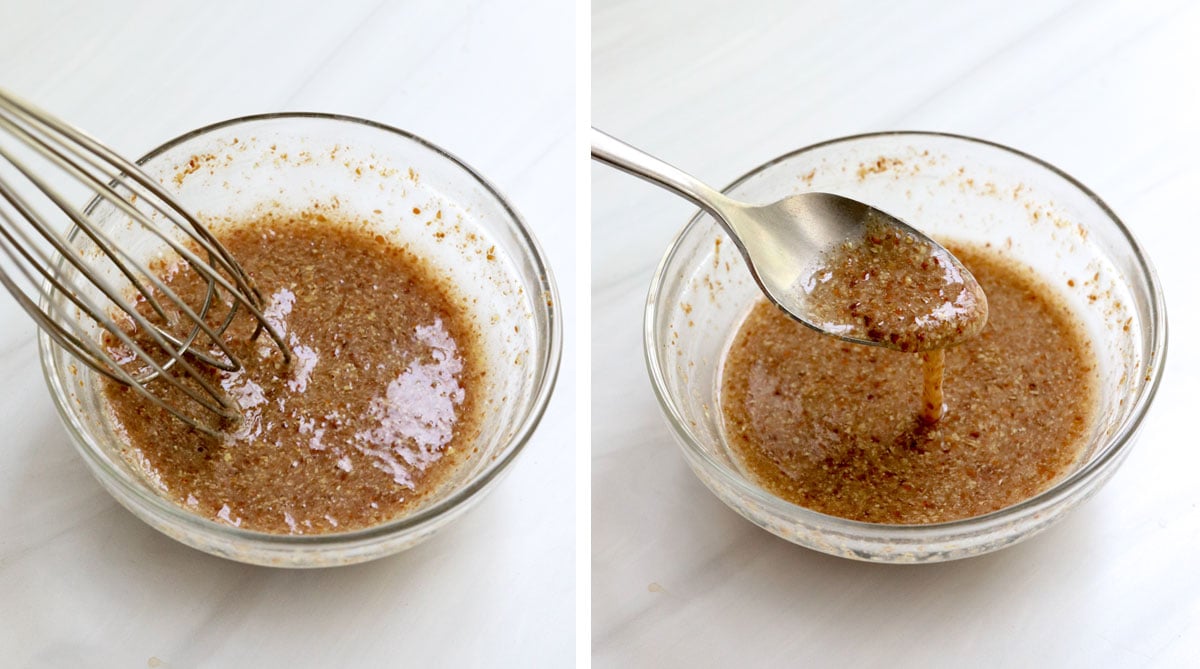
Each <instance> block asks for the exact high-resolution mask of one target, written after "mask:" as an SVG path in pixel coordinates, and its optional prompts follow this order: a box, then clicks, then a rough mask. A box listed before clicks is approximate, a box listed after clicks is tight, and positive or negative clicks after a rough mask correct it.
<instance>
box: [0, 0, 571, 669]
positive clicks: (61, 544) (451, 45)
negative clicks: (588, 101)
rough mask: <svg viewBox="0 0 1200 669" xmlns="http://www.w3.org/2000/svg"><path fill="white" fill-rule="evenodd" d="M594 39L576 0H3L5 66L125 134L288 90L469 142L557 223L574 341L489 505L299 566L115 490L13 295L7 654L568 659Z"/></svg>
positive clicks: (73, 117)
mask: <svg viewBox="0 0 1200 669" xmlns="http://www.w3.org/2000/svg"><path fill="white" fill-rule="evenodd" d="M574 58H575V39H574V8H573V6H572V4H571V3H570V2H567V3H563V2H561V1H558V0H542V1H537V2H524V1H517V0H513V1H500V2H471V1H468V0H448V1H447V0H443V1H439V2H378V1H374V2H372V1H365V0H338V1H337V2H305V3H291V2H273V3H252V2H191V3H182V2H151V1H145V2H137V1H134V0H106V1H105V2H85V1H81V2H29V1H23V0H0V86H3V87H5V88H8V89H10V90H12V91H14V92H16V93H18V94H19V95H22V96H24V97H26V98H28V99H30V100H33V101H35V102H36V103H38V104H40V105H42V106H43V107H45V108H47V109H50V110H52V111H53V112H55V113H57V114H58V115H60V116H62V117H64V118H66V119H68V120H70V121H72V122H74V123H75V124H77V125H79V126H81V127H83V128H85V129H86V130H88V131H89V132H91V133H92V134H94V135H96V136H98V137H100V138H103V139H104V140H106V141H107V142H109V143H110V144H111V145H113V146H114V147H116V148H117V149H118V150H120V151H122V152H123V153H125V154H127V155H131V156H139V155H141V154H142V153H144V152H146V151H147V150H149V149H151V148H153V147H154V146H156V145H158V144H159V143H161V142H163V141H165V140H167V139H170V138H172V137H174V136H176V135H179V134H181V133H183V132H186V131H188V130H190V129H192V128H196V127H199V126H201V125H206V124H208V123H212V122H215V121H220V120H224V119H226V118H231V117H234V116H240V115H245V114H254V113H262V112H274V111H324V112H337V113H342V114H351V115H356V116H362V117H366V118H369V119H372V120H375V121H379V122H382V123H385V124H389V125H394V126H397V127H400V128H403V129H406V130H409V131H411V132H414V133H416V134H418V135H421V136H423V137H426V138H427V139H429V140H431V141H433V142H434V143H436V144H439V145H441V146H442V147H444V148H446V149H447V150H449V151H451V152H452V153H455V154H457V155H458V156H459V157H460V158H462V159H463V160H465V161H466V162H467V163H468V164H470V165H472V166H473V167H474V168H476V169H477V170H478V171H479V172H480V173H482V174H483V175H485V176H486V177H487V178H488V179H489V180H490V181H491V182H492V183H493V184H495V185H496V186H497V188H498V189H499V190H500V191H501V192H502V193H504V194H505V195H506V196H508V198H509V199H510V201H512V202H513V203H514V204H515V205H516V207H517V209H518V210H520V211H521V213H522V214H523V216H524V217H525V219H526V221H527V222H528V223H529V225H530V226H531V227H532V228H533V230H534V232H535V234H536V235H537V237H538V238H539V240H540V241H541V243H542V245H543V248H544V249H545V251H546V253H547V255H548V257H549V260H550V263H551V265H552V266H553V268H554V269H555V271H556V273H557V279H558V285H559V289H560V291H561V294H562V296H563V297H564V299H563V300H562V303H563V305H564V307H565V334H566V342H567V345H566V347H565V349H564V351H563V366H562V372H561V374H560V376H559V381H558V387H557V391H556V393H555V396H554V399H553V400H552V402H551V403H550V408H549V411H548V413H547V414H546V417H545V419H544V420H543V421H542V424H541V426H540V428H539V429H538V431H537V433H536V435H535V436H534V438H533V440H532V441H531V442H530V443H529V445H528V447H527V448H526V450H525V452H524V453H523V454H522V455H521V456H520V457H519V458H518V459H517V461H516V463H515V465H514V467H513V469H512V471H511V472H510V474H509V476H508V477H507V478H505V479H504V480H503V481H502V482H501V483H500V485H499V486H498V487H496V489H495V490H494V491H493V492H492V494H491V495H490V497H489V498H488V499H486V500H485V501H484V502H483V503H482V504H480V505H479V507H478V508H476V509H475V510H473V511H472V512H471V513H469V514H468V515H467V516H466V517H464V518H463V519H462V520H461V521H459V522H457V523H455V524H453V525H451V526H450V527H449V528H447V529H446V530H445V531H444V532H443V533H441V534H439V535H438V536H436V537H434V538H433V539H432V540H431V541H429V542H427V543H425V544H423V545H421V546H419V547H417V548H415V549H413V550H411V551H409V552H406V553H403V554H401V555H398V556H395V557H391V558H385V559H382V560H379V561H376V562H373V563H369V564H366V565H361V566H355V567H344V568H339V569H327V570H319V571H281V570H271V569H266V568H259V567H250V566H245V565H239V564H236V563H233V562H227V561H224V560H221V559H218V558H215V557H210V556H208V555H205V554H203V553H200V552H197V551H194V550H192V549H190V548H187V547H184V546H183V545H181V544H177V543H175V542H174V541H172V540H170V539H168V538H166V537H164V536H162V535H160V534H158V533H157V532H155V531H154V530H152V529H150V528H149V527H148V526H146V525H144V524H143V523H141V522H140V521H138V520H137V519H135V518H134V517H133V516H132V515H131V514H129V513H127V512H126V511H125V510H123V509H122V508H120V507H119V506H118V505H117V504H116V503H115V502H114V501H112V500H111V499H110V498H109V497H108V495H107V494H105V493H104V492H103V490H102V489H101V488H100V486H99V485H98V484H97V483H96V482H94V481H93V480H92V478H91V476H90V475H89V474H88V472H87V470H86V469H85V466H84V464H83V463H82V461H81V460H80V459H79V458H78V457H77V456H76V455H75V453H74V451H73V449H72V447H71V445H70V444H69V443H68V440H67V436H66V433H65V432H64V430H63V429H62V428H61V427H60V425H59V422H58V419H57V416H56V414H55V412H54V409H53V407H52V405H51V400H50V397H49V394H48V393H47V391H46V389H45V387H44V384H43V382H42V375H41V372H40V369H39V364H38V354H37V348H36V345H35V339H34V328H33V325H32V324H31V322H29V321H28V319H27V318H25V316H24V314H23V313H22V312H20V311H19V309H18V307H17V306H16V304H15V302H13V301H12V300H11V299H9V297H8V296H7V294H3V293H0V430H2V431H3V438H0V666H3V667H25V666H30V667H56V666H61V667H146V666H165V667H197V666H209V667H236V666H255V667H310V666H316V667H325V666H330V667H331V666H345V667H367V666H526V667H528V666H549V667H557V666H568V665H569V664H570V663H571V661H572V658H573V657H574V649H575V639H574V636H575V626H574V611H575V606H574V594H575V574H574V571H575V561H574V559H573V556H574V545H575V533H574V521H575V495H574V483H575V475H574V471H575V454H574V448H575V445H574V437H575V429H574V425H575V423H574V388H575V371H574V359H575V347H574V343H573V342H574V341H575V335H574V327H573V324H574V321H575V312H574V304H573V300H572V299H570V298H571V297H572V296H574V294H575V277H574V271H573V260H574V248H575V221H574V218H575V206H574V203H575V198H574V190H575V178H574V174H575V168H576V158H575V147H574V145H573V143H572V142H573V137H574V119H575V84H574V78H575V77H574V75H575V68H574Z"/></svg>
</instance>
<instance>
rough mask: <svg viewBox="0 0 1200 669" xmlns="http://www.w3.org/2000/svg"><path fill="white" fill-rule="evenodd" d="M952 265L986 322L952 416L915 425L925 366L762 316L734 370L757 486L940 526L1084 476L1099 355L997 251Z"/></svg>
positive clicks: (751, 322)
mask: <svg viewBox="0 0 1200 669" xmlns="http://www.w3.org/2000/svg"><path fill="white" fill-rule="evenodd" d="M954 254H955V255H956V256H957V257H958V258H959V259H961V260H962V261H963V262H964V264H966V265H967V266H968V267H969V268H970V270H971V272H972V273H973V274H974V275H975V277H976V278H977V279H978V281H979V283H980V284H982V286H983V288H984V289H985V290H986V291H987V296H988V306H989V309H990V311H991V317H990V318H989V320H988V323H987V326H986V327H985V328H984V329H983V330H982V332H980V334H979V335H978V336H976V337H973V338H971V339H969V340H967V341H966V342H965V343H963V344H961V345H959V346H956V347H954V348H950V349H946V350H945V351H944V354H945V361H944V364H945V387H944V393H945V404H946V406H947V407H948V411H947V413H946V414H945V415H944V416H943V417H942V418H941V420H938V421H937V422H934V423H932V424H930V423H928V422H927V421H925V420H923V419H922V418H921V411H922V408H921V404H922V390H923V389H922V383H921V380H922V360H921V358H922V356H921V355H914V354H912V353H903V352H900V351H896V350H889V349H885V348H880V347H874V346H861V345H857V344H851V343H847V342H843V341H840V340H838V339H836V338H834V337H828V336H824V335H821V334H819V333H817V332H815V331H813V330H810V329H809V328H806V327H804V326H802V325H800V324H798V323H796V322H794V321H792V320H791V319H789V318H787V317H786V316H784V315H783V314H782V313H780V311H779V310H778V309H776V308H775V307H773V306H771V305H770V304H767V303H766V302H763V303H760V304H758V305H756V306H755V307H754V309H753V310H752V311H751V313H750V315H749V316H748V317H747V318H746V320H745V322H744V323H743V324H742V326H741V329H740V330H739V332H738V334H737V336H736V338H735V340H734V342H733V344H732V346H731V348H730V350H729V353H728V356H727V358H726V361H725V364H724V370H723V378H722V389H721V403H722V413H723V415H724V419H725V421H724V426H725V431H726V436H727V440H728V442H729V444H730V445H731V447H732V449H733V451H734V452H735V453H736V454H737V455H738V457H739V458H740V459H741V461H742V463H743V464H744V465H745V467H746V468H747V469H748V470H749V471H750V472H751V473H752V475H753V477H754V478H755V479H757V480H758V481H759V483H760V485H762V486H764V487H765V488H766V489H767V490H769V491H771V492H772V493H774V494H775V495H778V496H779V497H782V498H784V499H786V500H789V501H791V502H793V503H796V504H799V505H801V506H805V507H808V508H811V509H814V510H817V511H820V512H823V513H827V514H831V515H835V516H842V517H845V518H851V519H854V520H862V521H868V522H876V523H894V524H895V523H905V524H912V523H936V522H942V521H948V520H953V519H958V518H967V517H970V516H976V515H980V514H983V513H987V512H990V511H995V510H997V509H1000V508H1003V507H1006V506H1009V505H1011V504H1014V503H1016V502H1019V501H1021V500H1024V499H1027V498H1029V497H1030V496H1032V495H1034V494H1036V493H1038V492H1040V491H1042V490H1044V489H1046V488H1047V487H1049V486H1050V484H1051V483H1052V482H1053V481H1054V480H1055V479H1057V478H1058V477H1059V476H1061V475H1063V474H1064V473H1065V472H1066V470H1067V469H1068V468H1069V467H1070V466H1071V465H1072V464H1073V463H1074V462H1075V460H1076V458H1077V457H1078V456H1079V455H1080V451H1081V449H1082V447H1083V442H1084V438H1085V433H1086V431H1087V426H1088V424H1089V420H1090V418H1091V416H1092V414H1093V412H1094V411H1095V403H1096V399H1095V387H1094V385H1095V380H1094V376H1095V373H1094V371H1093V368H1094V364H1095V363H1094V359H1093V354H1092V352H1091V350H1090V345H1089V344H1088V342H1087V339H1086V334H1085V332H1084V331H1083V328H1082V326H1081V325H1080V324H1079V323H1078V322H1077V321H1076V320H1075V319H1074V318H1073V316H1072V315H1071V314H1070V312H1069V310H1068V309H1067V307H1065V306H1064V305H1062V304H1060V303H1059V302H1058V301H1057V300H1055V299H1054V298H1053V293H1052V292H1051V290H1050V288H1049V287H1048V286H1046V285H1044V284H1043V283H1042V282H1040V281H1039V280H1038V279H1037V278H1036V277H1034V276H1032V273H1031V272H1029V271H1028V270H1025V269H1023V268H1019V267H1017V266H1015V265H1013V264H1011V263H1010V262H1007V261H1006V260H1005V259H1004V258H1002V257H1001V256H999V254H997V253H996V252H995V251H992V250H986V249H981V248H977V247H964V246H956V247H955V248H954Z"/></svg>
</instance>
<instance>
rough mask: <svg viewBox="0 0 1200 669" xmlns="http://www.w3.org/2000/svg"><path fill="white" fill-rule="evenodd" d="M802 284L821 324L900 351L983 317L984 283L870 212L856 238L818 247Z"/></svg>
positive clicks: (960, 337) (943, 341) (952, 334)
mask: <svg viewBox="0 0 1200 669" xmlns="http://www.w3.org/2000/svg"><path fill="white" fill-rule="evenodd" d="M804 288H805V294H806V299H807V301H808V303H809V305H810V307H811V315H812V318H813V319H814V321H815V322H816V324H818V325H820V326H821V329H822V330H824V331H826V332H833V333H836V334H840V335H847V336H851V337H854V338H856V339H863V340H868V341H873V342H879V343H881V344H884V345H887V346H890V347H893V348H898V349H900V350H901V351H928V350H934V349H941V348H945V347H947V346H953V345H954V344H958V343H960V342H962V341H964V340H966V339H968V338H970V337H973V336H975V335H976V334H978V333H979V331H980V330H982V329H983V326H984V324H986V323H987V318H988V306H987V297H986V296H985V295H984V292H983V289H982V288H980V287H979V283H978V282H977V281H976V280H975V277H973V276H971V274H970V272H966V273H964V272H963V271H962V270H961V269H960V268H959V266H958V264H957V263H955V262H954V258H953V257H952V256H951V255H950V253H949V252H947V251H946V250H945V249H942V248H939V247H938V246H937V245H936V244H933V243H930V242H929V241H928V240H926V239H922V238H919V237H918V236H917V235H914V234H913V233H912V232H909V231H906V230H902V229H900V228H898V227H895V226H892V225H888V224H885V223H883V222H881V221H878V220H876V219H875V216H874V215H873V212H872V215H871V216H869V217H868V219H867V222H866V226H865V230H864V234H863V235H862V237H861V238H860V239H854V240H849V241H845V242H843V243H841V244H839V245H838V246H837V247H835V248H834V249H832V250H831V251H830V252H827V253H823V254H821V257H820V260H819V262H818V263H817V265H816V267H815V268H813V270H812V271H811V272H810V273H809V278H808V279H807V281H806V282H805V286H804Z"/></svg>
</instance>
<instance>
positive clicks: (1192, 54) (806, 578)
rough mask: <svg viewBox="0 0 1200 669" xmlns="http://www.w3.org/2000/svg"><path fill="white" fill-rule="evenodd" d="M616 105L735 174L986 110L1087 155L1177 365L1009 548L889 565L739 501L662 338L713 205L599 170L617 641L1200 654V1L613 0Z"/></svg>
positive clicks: (612, 125)
mask: <svg viewBox="0 0 1200 669" xmlns="http://www.w3.org/2000/svg"><path fill="white" fill-rule="evenodd" d="M592 21H593V23H592V59H593V61H592V73H593V82H592V95H593V98H592V114H593V117H592V122H593V124H595V125H596V126H597V127H599V128H603V129H605V130H606V131H608V132H610V133H612V134H614V135H616V136H618V137H621V138H624V139H626V140H627V141H629V142H631V143H633V144H635V145H638V146H641V147H642V148H644V149H646V150H648V151H650V152H652V153H655V154H657V155H659V156H660V157H662V158H664V159H667V160H668V161H669V162H673V163H674V164H676V165H678V166H680V167H682V168H684V169H686V170H688V171H691V172H692V173H693V174H695V175H696V176H698V177H700V178H702V179H705V180H707V181H709V182H710V183H712V184H715V185H718V186H723V185H724V184H726V183H729V182H730V181H732V180H733V179H734V178H735V177H737V176H739V175H740V174H742V173H743V172H745V171H747V170H748V169H750V168H751V167H754V166H755V165H757V164H759V163H762V162H764V161H766V160H768V159H770V158H773V157H775V156H777V155H779V154H781V153H784V152H786V151H789V150H792V149H796V148H800V147H802V146H805V145H808V144H811V143H814V142H817V141H821V140H825V139H830V138H833V137H838V136H843V135H848V134H854V133H859V132H867V131H876V130H895V129H900V130H938V131H947V132H955V133H962V134H968V135H975V136H979V137H983V138H986V139H990V140H993V141H998V142H1001V143H1004V144H1008V145H1010V146H1013V147H1016V148H1019V149H1021V150H1024V151H1026V152H1029V153H1032V154H1034V155H1036V156H1039V157H1041V158H1043V159H1045V160H1048V161H1049V162H1051V163H1052V164H1055V165H1057V166H1059V167H1061V168H1063V169H1065V170H1066V171H1067V172H1068V173H1070V174H1072V175H1074V176H1075V177H1077V178H1078V179H1080V180H1081V181H1082V182H1083V183H1085V184H1087V185H1088V186H1089V187H1090V188H1092V189H1093V190H1094V191H1095V192H1097V193H1099V194H1100V195H1101V197H1103V198H1104V199H1105V200H1106V201H1107V202H1108V204H1109V205H1111V206H1112V208H1113V209H1115V211H1116V212H1117V213H1118V215H1119V216H1121V217H1122V218H1123V220H1124V221H1125V222H1126V224H1127V225H1128V226H1129V227H1130V228H1131V229H1132V230H1133V232H1134V234H1135V235H1136V236H1137V237H1138V238H1139V240H1140V241H1141V242H1142V244H1143V245H1144V247H1145V248H1146V250H1147V252H1148V253H1149V254H1150V257H1151V259H1152V260H1153V261H1154V263H1155V264H1156V265H1157V267H1158V270H1159V274H1160V277H1161V279H1162V283H1163V285H1164V286H1165V290H1166V295H1167V307H1168V312H1169V317H1170V327H1171V343H1170V350H1169V354H1168V357H1167V371H1166V375H1165V380H1164V382H1163V384H1162V387H1161V389H1160V392H1159V394H1158V398H1157V400H1156V402H1155V406H1154V407H1153V408H1152V409H1151V412H1150V415H1149V418H1148V419H1147V420H1146V422H1145V425H1144V429H1143V431H1142V433H1141V437H1140V440H1139V442H1138V444H1137V445H1136V447H1135V448H1134V450H1133V452H1132V453H1131V454H1130V457H1129V459H1128V460H1127V461H1126V462H1125V464H1124V466H1123V467H1122V469H1121V470H1120V471H1118V472H1117V474H1116V476H1115V477H1114V478H1113V480H1112V481H1111V482H1110V483H1109V484H1108V485H1107V487H1105V488H1104V489H1103V490H1101V491H1100V492H1099V493H1098V494H1097V495H1096V496H1095V497H1094V498H1093V499H1092V500H1091V501H1090V502H1088V503H1087V504H1085V505H1083V506H1082V507H1080V508H1079V509H1077V510H1076V511H1075V512H1073V513H1072V514H1071V515H1070V516H1068V517H1067V518H1066V519H1065V520H1064V521H1063V522H1062V523H1060V524H1059V525H1057V526H1055V527H1053V528H1052V529H1050V530H1049V531H1047V532H1045V533H1044V534H1041V535H1039V536H1037V537H1035V538H1033V539H1031V540H1029V541H1027V542H1025V543H1022V544H1019V545H1017V546H1014V547H1011V548H1008V549H1006V550H1003V551H1000V552H998V553H993V554H990V555H987V556H984V557H978V558H973V559H969V560H965V561H960V562H954V563H946V564H940V565H932V566H916V567H913V566H880V565H871V564H864V563H857V562H851V561H847V560H843V559H840V558H834V557H829V556H826V555H822V554H819V553H816V552H812V551H808V550H806V549H803V548H800V547H797V546H793V545H791V544H789V543H787V542H785V541H783V540H781V539H777V538H775V537H774V536H772V535H769V534H767V533H766V532H764V531H762V530H760V529H758V528H757V527H755V526H753V525H752V524H751V523H749V522H747V521H745V520H743V519H742V518H741V517H740V516H738V515H736V514H735V513H734V512H733V511H731V510H729V509H728V508H726V507H725V506H724V505H723V504H722V503H721V502H720V501H718V500H717V499H716V498H715V497H714V496H712V495H711V494H710V493H709V492H708V491H707V489H705V488H704V486H703V485H702V484H701V483H700V482H699V481H698V480H697V479H696V478H695V477H693V476H692V474H691V472H690V470H689V469H688V468H687V465H686V464H685V463H684V460H683V457H682V455H681V454H680V453H679V452H678V449H677V447H676V446H675V444H674V443H673V441H672V439H671V437H670V435H669V433H668V429H667V426H666V423H665V422H664V419H663V418H662V417H661V415H660V413H659V410H658V407H657V405H656V402H655V399H654V397H653V394H652V392H651V389H650V383H649V380H648V378H647V376H646V372H645V367H644V364H643V362H642V353H641V349H642V343H641V336H640V335H641V318H642V309H643V305H644V301H645V295H646V289H647V286H648V284H649V281H650V278H651V275H652V273H653V270H654V268H655V266H656V264H657V263H658V261H659V258H660V257H661V255H662V253H663V251H665V249H666V247H667V244H668V243H669V242H670V240H671V238H672V237H673V236H674V234H675V233H676V232H677V231H678V229H679V228H680V227H681V226H682V225H683V224H684V223H685V222H686V221H687V220H688V219H689V218H690V216H691V214H692V210H693V207H692V206H690V205H689V204H687V203H686V202H684V201H683V200H681V199H678V198H675V197H673V196H671V195H669V194H667V193H666V192H664V191H660V190H658V189H656V188H654V187H652V186H650V185H647V184H644V183H642V182H640V181H637V180H635V179H633V178H631V177H629V176H626V175H624V174H621V173H618V172H616V171H614V170H611V169H608V168H606V167H602V166H598V165H597V166H594V167H593V168H592V215H593V216H592V225H593V237H592V239H593V247H592V264H593V288H592V290H593V295H592V299H593V308H592V346H593V348H592V356H593V360H592V362H593V376H594V381H593V398H592V411H593V428H592V435H593V445H592V470H593V472H592V473H593V475H592V486H593V488H592V504H593V506H592V513H593V515H592V525H593V532H592V542H593V544H592V555H593V561H592V568H593V586H592V598H593V607H592V630H593V640H592V643H593V646H592V648H593V652H594V664H595V665H596V666H597V667H713V666H738V667H742V666H745V667H753V666H763V667H783V666H794V667H826V666H830V667H834V666H846V667H872V666H935V667H937V666H1011V667H1043V666H1055V667H1110V666H1111V667H1143V666H1154V667H1188V666H1192V667H1194V666H1197V662H1200V555H1198V553H1200V507H1198V502H1200V482H1198V481H1200V476H1198V473H1200V444H1198V441H1200V440H1198V439H1197V438H1196V427H1195V425H1196V420H1197V398H1198V397H1200V354H1198V353H1197V349H1196V348H1195V347H1194V344H1193V341H1194V340H1195V338H1196V333H1197V331H1198V328H1200V312H1198V311H1197V306H1198V304H1197V298H1196V290H1197V286H1198V285H1200V281H1197V279H1196V278H1195V277H1196V275H1195V272H1196V271H1197V257H1198V254H1197V251H1196V249H1197V245H1198V244H1200V225H1198V224H1197V220H1196V211H1197V204H1196V203H1197V199H1198V198H1200V160H1198V158H1200V97H1198V96H1200V76H1198V70H1200V40H1198V39H1197V35H1200V5H1197V4H1196V3H1189V2H1182V1H1179V2H1119V1H1099V2H1066V1H1063V0H1047V1H1039V2H1001V3H974V2H954V1H944V2H941V1H939V2H934V1H924V2H894V3H893V2H886V3H885V2H877V3H866V2H830V1H828V0H822V1H804V2H801V1H795V0H780V1H778V2H716V1H713V0H595V1H594V3H593V11H592Z"/></svg>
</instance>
